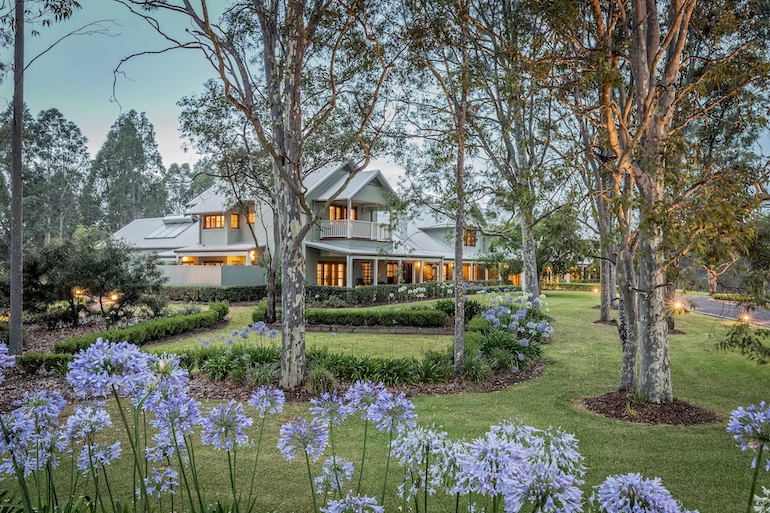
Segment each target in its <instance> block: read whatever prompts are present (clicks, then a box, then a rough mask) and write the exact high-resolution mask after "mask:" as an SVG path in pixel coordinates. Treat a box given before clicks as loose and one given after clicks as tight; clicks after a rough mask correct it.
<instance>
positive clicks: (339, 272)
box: [316, 262, 345, 287]
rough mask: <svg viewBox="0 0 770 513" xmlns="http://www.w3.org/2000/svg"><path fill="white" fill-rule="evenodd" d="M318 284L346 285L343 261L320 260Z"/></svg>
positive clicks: (317, 271)
mask: <svg viewBox="0 0 770 513" xmlns="http://www.w3.org/2000/svg"><path fill="white" fill-rule="evenodd" d="M316 283H317V284H318V285H331V286H337V287H344V286H345V264H344V263H342V262H318V264H317V265H316Z"/></svg>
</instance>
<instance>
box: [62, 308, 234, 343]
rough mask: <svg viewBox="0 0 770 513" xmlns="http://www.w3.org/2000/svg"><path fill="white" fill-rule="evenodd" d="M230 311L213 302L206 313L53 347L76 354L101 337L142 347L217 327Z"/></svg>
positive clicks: (142, 324) (102, 333)
mask: <svg viewBox="0 0 770 513" xmlns="http://www.w3.org/2000/svg"><path fill="white" fill-rule="evenodd" d="M229 311H230V308H229V307H228V305H227V303H221V302H218V303H212V304H211V305H210V306H209V309H208V310H207V311H205V312H200V313H196V314H190V315H179V316H175V317H166V318H163V319H156V320H153V321H147V322H143V323H141V324H137V325H135V326H129V327H127V328H116V329H110V330H106V331H101V332H98V333H89V334H88V335H82V336H79V337H71V338H68V339H67V340H62V341H59V342H56V343H55V344H54V346H53V351H54V353H68V354H74V353H77V352H78V351H80V350H81V349H85V348H87V347H88V346H90V345H91V344H93V343H94V342H96V339H99V338H101V339H104V340H110V341H112V342H123V341H127V342H130V343H132V344H136V345H137V346H142V345H144V344H147V343H149V342H153V341H155V340H159V339H162V338H165V337H168V336H171V335H178V334H180V333H185V332H188V331H192V330H196V329H198V328H208V327H209V326H213V325H214V324H215V323H216V322H217V321H219V320H221V319H222V318H223V317H224V316H225V315H227V314H228V312H229Z"/></svg>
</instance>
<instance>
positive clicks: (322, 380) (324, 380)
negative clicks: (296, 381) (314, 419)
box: [307, 363, 337, 394]
mask: <svg viewBox="0 0 770 513" xmlns="http://www.w3.org/2000/svg"><path fill="white" fill-rule="evenodd" d="M307 386H308V388H310V390H312V391H313V392H314V393H316V394H323V393H325V392H331V391H332V390H334V389H335V388H336V387H337V379H336V378H335V377H334V373H333V372H332V371H330V370H329V369H328V368H326V366H325V365H323V364H321V363H319V364H316V365H314V366H313V368H312V369H310V372H309V373H308V375H307Z"/></svg>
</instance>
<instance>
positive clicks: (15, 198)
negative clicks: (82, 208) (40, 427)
mask: <svg viewBox="0 0 770 513" xmlns="http://www.w3.org/2000/svg"><path fill="white" fill-rule="evenodd" d="M15 16H16V33H15V40H14V45H13V129H12V133H11V154H12V155H11V262H10V264H11V268H10V281H11V290H10V293H11V315H10V319H9V321H10V325H9V330H10V337H9V344H8V345H9V347H8V350H9V351H10V353H11V354H16V355H19V354H21V353H22V351H23V350H24V347H23V338H22V330H23V326H22V322H21V314H22V308H23V307H22V304H23V299H24V298H23V294H24V289H23V284H22V228H23V223H22V212H23V210H22V197H23V196H22V195H23V190H22V187H23V179H24V177H23V167H22V166H23V161H22V149H23V148H22V145H23V130H24V0H16V12H15Z"/></svg>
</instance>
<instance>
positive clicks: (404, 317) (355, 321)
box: [305, 308, 446, 328]
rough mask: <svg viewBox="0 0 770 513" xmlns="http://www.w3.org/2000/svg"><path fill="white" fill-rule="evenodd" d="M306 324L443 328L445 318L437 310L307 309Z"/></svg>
mask: <svg viewBox="0 0 770 513" xmlns="http://www.w3.org/2000/svg"><path fill="white" fill-rule="evenodd" d="M305 317H306V320H307V323H308V324H339V325H343V326H394V325H398V326H415V327H423V328H427V327H437V328H440V327H442V326H444V322H445V319H446V316H445V315H444V313H443V312H439V311H438V310H433V309H431V310H407V309H403V310H402V309H397V308H339V309H334V310H329V309H323V308H308V309H307V311H306V312H305Z"/></svg>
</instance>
